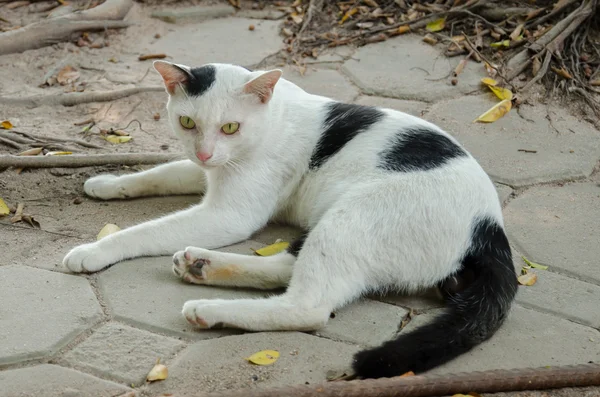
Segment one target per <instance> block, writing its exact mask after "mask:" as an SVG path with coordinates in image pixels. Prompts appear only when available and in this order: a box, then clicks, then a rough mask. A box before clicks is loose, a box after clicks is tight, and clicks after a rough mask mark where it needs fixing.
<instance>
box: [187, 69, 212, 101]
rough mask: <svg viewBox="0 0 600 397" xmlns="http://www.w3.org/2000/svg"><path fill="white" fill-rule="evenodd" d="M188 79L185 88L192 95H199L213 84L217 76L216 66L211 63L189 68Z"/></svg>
mask: <svg viewBox="0 0 600 397" xmlns="http://www.w3.org/2000/svg"><path fill="white" fill-rule="evenodd" d="M189 74H190V77H191V78H190V79H189V81H188V82H187V84H186V87H185V90H186V92H187V93H188V94H190V95H192V96H200V95H202V94H204V93H205V92H206V91H208V89H209V88H210V87H212V86H213V84H214V83H215V80H216V76H217V68H215V67H214V66H213V65H204V66H201V67H199V68H192V69H191V70H190V73H189Z"/></svg>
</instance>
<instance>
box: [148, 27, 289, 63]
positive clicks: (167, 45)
mask: <svg viewBox="0 0 600 397" xmlns="http://www.w3.org/2000/svg"><path fill="white" fill-rule="evenodd" d="M249 25H254V26H255V29H254V30H253V31H249V30H248V26H249ZM224 37H235V38H236V39H235V40H230V41H229V42H228V44H227V45H223V38H224ZM281 46H282V38H281V36H279V22H277V21H257V20H255V19H247V18H228V19H227V23H223V21H222V20H211V21H206V22H203V23H195V24H188V25H181V26H178V27H177V30H173V31H169V32H167V33H166V34H165V35H163V37H162V38H161V39H160V40H158V41H156V42H155V43H152V44H149V45H148V51H149V52H152V53H161V52H163V53H166V54H169V56H170V57H172V59H174V60H176V62H177V63H183V64H187V65H190V66H199V65H203V64H205V63H215V62H221V63H233V64H238V65H243V66H251V65H253V64H256V63H258V62H260V61H261V60H262V59H263V58H265V57H266V56H268V55H271V54H273V53H275V52H277V51H278V50H279V49H281ZM138 51H139V50H138Z"/></svg>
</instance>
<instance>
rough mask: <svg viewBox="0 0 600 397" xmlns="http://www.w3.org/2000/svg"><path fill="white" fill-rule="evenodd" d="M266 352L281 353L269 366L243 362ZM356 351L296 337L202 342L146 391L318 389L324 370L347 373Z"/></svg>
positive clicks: (253, 336) (270, 335) (304, 336)
mask: <svg viewBox="0 0 600 397" xmlns="http://www.w3.org/2000/svg"><path fill="white" fill-rule="evenodd" d="M265 349H269V350H277V351H278V352H279V353H280V357H279V359H278V360H277V361H276V362H275V363H274V364H273V365H269V366H258V365H253V364H250V363H249V362H247V361H246V360H245V358H246V357H249V356H250V355H252V354H254V353H256V352H258V351H261V350H265ZM356 351H358V347H357V346H352V345H348V344H344V343H340V342H334V341H331V340H328V339H323V338H318V337H316V336H311V335H307V334H304V333H300V332H261V333H251V334H245V335H240V336H229V337H225V338H219V339H214V340H210V341H202V342H198V343H195V344H193V345H192V346H190V347H188V348H187V349H186V350H184V351H183V352H182V353H181V354H180V355H179V356H178V358H177V360H176V361H175V362H174V363H173V364H172V365H170V366H169V378H168V379H166V380H165V381H164V382H161V383H160V384H157V383H155V384H152V385H150V387H149V390H150V392H151V395H159V394H160V393H162V392H168V393H174V394H177V395H196V394H197V393H198V390H202V392H211V391H216V390H232V389H233V390H234V389H238V388H244V387H261V388H262V387H269V386H284V385H291V384H304V383H305V382H308V383H310V384H314V383H320V382H323V381H325V379H326V373H327V371H328V370H344V369H346V368H349V366H350V364H351V362H352V355H353V354H354V353H355V352H356Z"/></svg>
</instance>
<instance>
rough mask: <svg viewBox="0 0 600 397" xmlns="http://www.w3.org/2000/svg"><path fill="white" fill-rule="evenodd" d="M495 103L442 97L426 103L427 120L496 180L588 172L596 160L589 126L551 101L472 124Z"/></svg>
mask: <svg viewBox="0 0 600 397" xmlns="http://www.w3.org/2000/svg"><path fill="white" fill-rule="evenodd" d="M495 103H497V99H495V98H494V97H492V96H491V95H477V96H465V97H462V98H458V99H455V100H452V101H444V102H441V103H438V104H435V105H433V106H432V107H431V110H430V112H429V113H428V119H430V120H431V121H433V122H434V123H436V124H438V125H439V126H440V127H442V128H444V129H445V130H446V131H448V132H449V133H451V134H452V135H453V136H455V137H456V138H457V139H458V140H459V141H460V142H461V143H462V144H464V145H465V147H466V148H467V149H468V150H469V151H470V152H471V153H472V154H473V156H475V158H476V159H477V160H478V161H479V162H480V164H481V165H482V166H483V168H484V169H485V170H486V171H487V172H488V173H489V174H490V175H491V176H492V178H493V179H494V180H495V181H497V182H501V183H504V184H507V185H510V186H513V187H518V186H525V185H531V184H535V183H541V182H551V181H559V180H565V179H573V178H582V177H585V176H588V175H590V173H591V172H592V169H593V168H594V165H595V164H596V162H597V161H598V158H600V139H598V131H596V130H595V129H594V128H593V126H592V125H591V124H588V123H586V122H584V121H581V120H579V119H577V118H576V117H573V116H571V115H570V114H568V111H567V110H566V109H563V108H558V107H555V106H552V105H549V106H535V107H532V106H521V110H520V114H521V116H522V117H520V116H519V114H518V113H517V112H516V111H511V112H510V113H509V114H508V115H506V116H505V117H503V118H502V119H500V120H498V121H496V122H494V123H489V124H488V123H473V120H475V119H476V118H477V117H478V116H479V115H480V114H482V113H484V112H485V111H486V110H488V109H489V108H490V107H492V106H493V105H494V104H495ZM547 117H550V118H551V119H552V123H550V121H549V120H548V118H547ZM528 120H530V121H528ZM523 149H526V150H536V151H537V152H536V153H526V152H522V151H519V150H523Z"/></svg>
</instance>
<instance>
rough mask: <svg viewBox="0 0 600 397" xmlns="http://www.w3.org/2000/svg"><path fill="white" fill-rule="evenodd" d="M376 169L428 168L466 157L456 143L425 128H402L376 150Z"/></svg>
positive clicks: (404, 170)
mask: <svg viewBox="0 0 600 397" xmlns="http://www.w3.org/2000/svg"><path fill="white" fill-rule="evenodd" d="M379 156H380V161H379V164H378V167H379V168H382V169H384V170H388V171H398V172H411V171H427V170H431V169H434V168H437V167H441V166H442V165H444V164H446V163H447V162H448V161H450V160H452V159H454V158H457V157H463V156H467V153H466V152H465V151H464V150H463V149H462V148H461V147H460V146H458V145H457V144H456V143H454V142H452V140H451V139H450V138H448V137H446V136H444V135H442V134H440V133H439V132H438V131H435V130H433V129H430V128H427V127H418V128H411V129H410V130H408V131H401V132H400V133H399V134H398V135H396V136H395V137H394V140H393V142H392V143H391V145H390V146H389V147H387V148H386V149H385V150H383V151H381V152H380V153H379Z"/></svg>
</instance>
